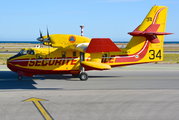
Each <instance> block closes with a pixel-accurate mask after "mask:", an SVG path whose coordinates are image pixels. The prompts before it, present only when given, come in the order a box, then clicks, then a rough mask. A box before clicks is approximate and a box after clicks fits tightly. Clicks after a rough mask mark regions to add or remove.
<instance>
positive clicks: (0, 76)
mask: <svg viewBox="0 0 179 120" xmlns="http://www.w3.org/2000/svg"><path fill="white" fill-rule="evenodd" d="M17 76H18V75H17V73H14V72H12V71H0V90H1V89H36V90H62V89H63V88H36V87H35V86H34V85H35V84H37V83H36V82H35V80H46V79H50V80H66V81H80V79H79V78H78V77H76V78H73V77H72V75H37V76H35V77H23V79H22V80H18V79H17ZM115 77H119V76H89V79H90V78H94V79H95V78H96V79H99V78H101V79H102V78H115Z"/></svg>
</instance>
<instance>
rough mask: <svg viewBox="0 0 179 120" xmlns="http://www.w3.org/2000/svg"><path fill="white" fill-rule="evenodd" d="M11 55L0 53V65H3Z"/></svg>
mask: <svg viewBox="0 0 179 120" xmlns="http://www.w3.org/2000/svg"><path fill="white" fill-rule="evenodd" d="M12 56H13V55H12V54H11V55H9V54H0V65H5V64H6V61H7V59H8V58H10V57H12Z"/></svg>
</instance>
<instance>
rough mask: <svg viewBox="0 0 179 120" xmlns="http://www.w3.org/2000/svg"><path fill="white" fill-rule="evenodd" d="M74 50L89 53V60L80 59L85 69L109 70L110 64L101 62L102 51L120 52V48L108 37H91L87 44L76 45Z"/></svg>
mask: <svg viewBox="0 0 179 120" xmlns="http://www.w3.org/2000/svg"><path fill="white" fill-rule="evenodd" d="M76 50H79V51H81V52H86V53H89V54H90V57H91V59H90V61H82V62H81V65H82V66H83V67H85V70H109V69H111V66H110V65H107V64H104V63H101V59H102V53H103V52H120V51H121V50H120V49H119V48H118V47H117V46H116V45H115V44H114V43H113V42H112V41H111V39H109V38H93V39H91V42H90V43H89V45H88V44H85V43H82V44H79V45H77V47H76Z"/></svg>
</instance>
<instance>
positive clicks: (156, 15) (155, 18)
mask: <svg viewBox="0 0 179 120" xmlns="http://www.w3.org/2000/svg"><path fill="white" fill-rule="evenodd" d="M165 8H166V7H164V8H161V9H159V10H158V11H157V12H156V14H155V17H154V20H153V23H152V24H155V23H156V20H157V17H158V14H159V13H160V12H161V11H162V10H163V9H165Z"/></svg>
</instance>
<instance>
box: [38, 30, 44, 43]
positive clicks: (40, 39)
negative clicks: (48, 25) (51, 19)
mask: <svg viewBox="0 0 179 120" xmlns="http://www.w3.org/2000/svg"><path fill="white" fill-rule="evenodd" d="M39 32H40V37H38V38H37V40H38V41H40V46H41V45H42V42H43V40H44V39H43V36H42V32H41V31H40V30H39Z"/></svg>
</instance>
